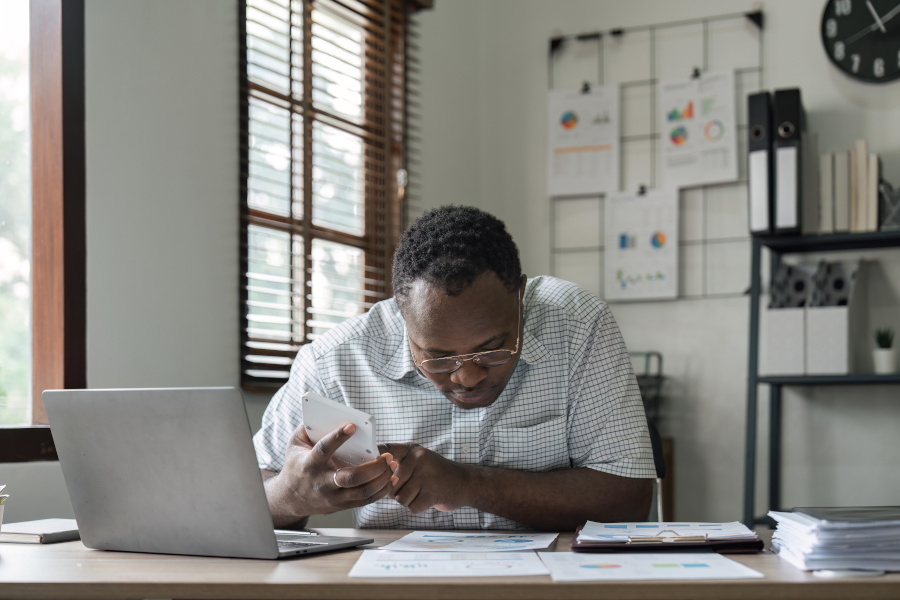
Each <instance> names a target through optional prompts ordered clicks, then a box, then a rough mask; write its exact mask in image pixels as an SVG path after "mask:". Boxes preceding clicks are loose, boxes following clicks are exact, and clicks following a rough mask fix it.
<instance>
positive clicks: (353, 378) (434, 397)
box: [253, 276, 656, 529]
mask: <svg viewBox="0 0 900 600" xmlns="http://www.w3.org/2000/svg"><path fill="white" fill-rule="evenodd" d="M524 321H525V329H524V334H523V337H522V350H521V356H520V359H519V362H518V364H517V365H516V368H515V370H514V371H513V374H512V377H511V378H510V380H509V383H507V385H506V388H505V389H504V390H503V392H501V394H500V396H499V397H498V398H497V400H496V401H494V402H493V403H492V404H491V405H490V406H486V407H484V408H474V409H462V408H459V407H457V406H456V405H455V404H453V403H452V402H450V401H449V400H448V399H447V398H446V397H444V395H443V394H441V393H440V391H438V389H437V388H436V387H435V386H434V385H433V384H432V383H431V382H429V381H428V380H427V379H425V378H424V377H423V376H422V375H420V374H419V373H418V372H417V371H416V368H415V364H414V362H413V359H412V356H411V354H410V350H409V344H408V343H407V338H406V325H405V323H404V321H403V318H402V317H401V315H400V312H399V311H398V309H397V305H396V303H395V302H394V300H393V299H388V300H384V301H382V302H379V303H378V304H376V305H375V306H373V307H372V309H371V310H370V311H369V312H368V313H366V314H364V315H360V316H358V317H355V318H353V319H350V320H348V321H345V322H344V323H342V324H340V325H338V326H337V327H335V328H333V329H332V330H330V331H329V332H328V333H327V334H325V335H323V336H321V337H319V338H318V339H316V340H315V341H314V342H312V343H311V344H307V345H305V346H303V347H302V348H301V349H300V352H299V353H298V354H297V358H296V359H295V360H294V364H293V366H292V368H291V374H290V378H289V380H288V382H287V383H286V384H285V385H284V386H283V387H282V388H281V389H280V390H279V391H278V392H277V393H276V394H275V396H274V397H273V398H272V401H271V402H270V403H269V406H268V408H267V409H266V412H265V415H264V416H263V420H262V428H261V429H260V430H259V432H258V433H257V434H256V436H255V437H254V439H253V442H254V445H255V447H256V455H257V458H258V461H259V466H260V468H262V469H267V470H270V471H275V472H278V471H280V470H281V468H282V467H283V466H284V452H285V448H286V446H287V443H288V440H290V438H291V435H292V433H293V431H294V429H296V427H297V426H298V424H299V423H300V422H301V410H302V409H301V400H300V398H301V396H302V395H303V393H304V392H306V391H314V392H317V393H319V394H321V395H323V396H325V397H327V398H330V399H332V400H335V401H338V402H344V403H346V404H348V405H349V406H352V407H354V408H357V409H359V410H362V411H364V412H366V413H369V414H371V415H373V416H374V417H375V423H376V425H377V432H376V435H377V437H378V439H377V442H378V443H387V442H401V443H402V442H415V443H417V444H420V445H422V446H424V447H425V448H428V449H429V450H432V451H434V452H437V453H438V454H440V455H442V456H444V457H445V458H448V459H450V460H453V461H456V462H458V463H462V464H471V465H484V466H489V467H500V468H505V469H516V470H522V471H534V472H546V471H551V470H555V469H565V468H575V467H587V468H590V469H595V470H598V471H603V472H606V473H612V474H614V475H621V476H624V477H641V478H651V477H655V473H656V472H655V468H654V463H653V454H652V450H651V448H650V438H649V436H648V434H647V422H646V417H645V415H644V408H643V404H642V402H641V395H640V391H639V390H638V386H637V382H636V380H635V377H634V372H633V369H632V366H631V359H630V358H629V355H628V352H627V350H626V348H625V342H624V341H623V339H622V335H621V333H620V332H619V328H618V326H617V325H616V322H615V320H614V319H613V315H612V313H611V312H610V310H609V306H607V304H606V303H605V302H603V301H602V300H599V299H598V298H596V297H595V296H593V295H591V294H590V293H588V292H586V291H584V290H582V289H580V288H579V287H577V286H576V285H574V284H572V283H568V282H565V281H562V280H560V279H556V278H553V277H546V276H544V277H535V278H533V279H530V280H529V281H528V283H527V286H526V290H525V311H524ZM525 492H526V490H523V493H525ZM354 517H355V520H356V525H357V527H384V528H397V529H524V528H525V527H524V525H522V524H520V523H517V522H516V521H512V520H510V519H506V518H503V517H499V516H497V515H493V514H490V513H487V512H483V511H479V510H476V509H475V508H471V507H464V508H461V509H459V510H457V511H455V512H452V513H445V512H440V511H438V510H436V509H433V508H432V509H429V510H427V511H426V512H424V513H422V514H420V515H414V514H412V513H411V512H410V511H409V510H408V509H406V508H405V507H403V506H401V505H400V504H398V503H397V502H396V501H395V500H393V499H390V498H383V499H381V500H379V501H377V502H374V503H372V504H369V505H367V506H364V507H362V508H358V509H354Z"/></svg>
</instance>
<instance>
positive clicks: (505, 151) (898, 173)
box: [422, 0, 900, 519]
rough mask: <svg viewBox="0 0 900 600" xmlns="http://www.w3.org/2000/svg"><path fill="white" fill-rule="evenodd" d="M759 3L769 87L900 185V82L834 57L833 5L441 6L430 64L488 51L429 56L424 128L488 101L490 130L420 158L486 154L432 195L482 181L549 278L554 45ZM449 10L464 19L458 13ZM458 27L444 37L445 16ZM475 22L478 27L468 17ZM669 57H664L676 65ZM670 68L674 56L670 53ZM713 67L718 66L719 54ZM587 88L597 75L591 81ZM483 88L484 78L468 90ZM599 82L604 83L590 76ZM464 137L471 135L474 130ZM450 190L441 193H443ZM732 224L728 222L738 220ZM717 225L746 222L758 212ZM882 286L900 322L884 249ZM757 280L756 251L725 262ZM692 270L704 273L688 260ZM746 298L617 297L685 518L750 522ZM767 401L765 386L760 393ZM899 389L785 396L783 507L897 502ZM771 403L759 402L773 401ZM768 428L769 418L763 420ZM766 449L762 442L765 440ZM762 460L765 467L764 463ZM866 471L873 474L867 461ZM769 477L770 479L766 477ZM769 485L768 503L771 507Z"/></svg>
mask: <svg viewBox="0 0 900 600" xmlns="http://www.w3.org/2000/svg"><path fill="white" fill-rule="evenodd" d="M758 6H761V7H762V9H763V11H764V12H765V18H766V25H765V26H766V29H765V33H764V72H765V74H764V85H765V87H766V88H769V89H775V88H780V87H794V86H799V87H801V88H802V91H803V98H804V104H805V106H806V109H807V112H808V116H809V125H810V128H811V129H812V130H815V131H818V132H819V140H820V148H821V149H823V150H838V149H846V148H849V147H850V145H851V143H852V142H853V141H854V140H855V139H856V138H858V137H865V138H867V139H868V141H869V144H870V148H872V149H873V150H874V151H876V152H879V153H881V155H882V158H883V163H884V173H885V175H886V177H887V178H888V179H891V180H893V181H894V182H895V183H900V144H898V142H897V139H896V131H898V125H900V84H897V83H895V84H891V85H886V86H866V85H861V84H856V83H852V82H850V81H849V80H847V79H846V78H844V77H843V76H841V75H840V74H838V73H837V72H836V71H835V70H834V69H833V68H832V67H831V66H830V65H829V63H828V61H827V59H826V57H825V56H824V54H823V51H822V47H821V43H820V41H819V34H818V28H819V24H820V20H821V11H822V8H823V6H824V3H823V2H822V1H821V0H791V1H790V2H786V1H784V0H780V1H775V0H770V1H767V2H764V3H754V2H750V1H741V0H693V1H690V2H688V1H686V0H680V1H672V0H628V1H618V2H614V1H606V2H597V1H595V0H566V1H562V2H561V1H556V2H549V1H546V0H489V1H478V0H438V1H437V3H436V8H435V10H434V11H432V12H431V13H428V14H426V15H424V16H423V17H422V23H423V41H422V45H423V49H424V52H425V53H426V54H425V57H426V59H427V57H428V56H432V55H434V56H447V55H452V54H453V53H459V52H462V56H461V59H462V60H466V59H467V58H468V57H469V56H470V55H471V52H472V48H473V47H475V48H477V50H476V53H477V54H478V55H479V56H480V59H479V60H477V61H472V62H468V63H466V64H467V67H468V69H467V71H466V72H464V73H462V74H460V75H459V76H458V77H457V78H453V77H451V76H448V73H445V72H442V71H439V70H434V69H431V68H430V67H431V66H432V65H431V64H430V63H429V61H428V60H424V61H423V88H424V90H425V97H424V98H423V106H424V107H425V114H426V117H427V118H426V121H425V131H426V133H427V132H435V133H444V134H446V133H448V132H449V128H450V127H451V125H450V124H448V123H446V122H443V123H442V122H439V121H438V119H440V118H441V117H442V115H440V114H433V113H431V112H430V109H429V107H430V106H431V103H432V101H434V100H435V99H438V98H439V99H440V101H441V102H442V103H444V104H449V105H453V104H455V103H457V102H458V103H466V104H467V105H468V103H470V102H471V98H473V97H474V98H477V99H478V106H477V111H478V113H477V115H475V116H474V117H470V122H477V123H478V124H479V126H478V130H477V131H476V132H474V135H473V137H471V138H467V139H465V140H463V141H459V140H458V139H455V138H453V137H452V136H450V135H444V136H443V137H435V136H427V135H426V140H425V148H424V149H423V154H424V156H425V157H426V158H427V157H429V156H430V153H436V152H437V151H438V149H439V150H440V152H441V153H443V154H449V155H464V154H467V153H470V152H472V151H473V150H474V149H477V151H478V153H479V158H480V164H479V165H478V168H477V169H473V170H471V171H469V172H454V173H450V172H449V171H448V170H445V169H444V168H443V165H441V164H440V163H437V164H435V163H433V162H430V161H429V162H428V165H427V169H426V171H425V175H426V180H425V182H424V186H423V187H424V189H425V190H426V194H429V193H430V194H434V195H435V197H436V198H439V200H440V201H439V202H436V203H443V202H450V201H453V202H466V201H468V200H467V199H466V198H463V197H460V196H459V195H457V194H455V193H454V188H453V187H452V186H451V187H449V188H448V187H447V186H446V185H445V184H444V182H446V180H447V178H448V177H450V176H453V177H455V178H456V179H458V180H460V181H466V182H467V184H466V185H467V186H471V183H470V182H471V180H476V179H477V180H478V184H477V187H478V189H479V191H480V202H479V203H478V204H480V205H481V206H483V207H484V208H486V209H487V210H490V211H492V212H493V213H495V214H496V215H498V216H499V217H501V218H502V219H504V220H505V221H506V223H507V224H508V226H509V228H510V230H511V232H512V234H513V236H514V237H515V238H516V239H517V240H519V242H520V250H521V254H522V259H523V264H524V266H525V269H526V271H527V272H528V273H529V274H538V273H544V272H548V271H549V270H550V267H551V263H550V257H551V254H550V232H549V228H548V223H549V221H550V216H551V213H550V210H551V203H550V201H549V200H548V198H546V197H545V195H544V189H545V185H544V181H545V179H544V169H545V163H544V160H545V158H544V157H545V154H544V143H545V128H544V125H543V123H544V119H545V110H546V104H545V102H546V92H547V89H548V75H547V44H548V40H549V38H551V37H553V36H554V35H560V34H576V33H582V32H590V31H597V30H609V29H611V28H614V27H629V26H637V25H647V24H653V23H662V22H666V21H670V20H680V19H690V18H697V17H704V16H711V15H719V14H725V13H732V12H743V11H749V10H752V9H754V8H756V7H758ZM447 15H452V16H451V17H448V16H447ZM445 19H447V21H450V22H452V23H453V27H449V28H446V29H445V25H446V24H447V21H445ZM466 21H468V22H469V27H468V30H465V29H463V28H461V27H460V25H459V23H460V22H462V23H465V22H466ZM664 58H665V57H664ZM668 58H671V57H668ZM713 59H715V57H713ZM585 78H586V79H589V78H590V77H585ZM473 79H475V80H476V81H477V84H472V80H473ZM594 81H596V78H594ZM467 133H468V132H467ZM437 182H441V184H442V185H440V186H438V185H435V184H436V183H437ZM726 216H727V215H726ZM728 219H729V220H728V221H725V222H720V224H721V225H724V226H733V225H734V224H735V223H737V225H738V227H739V228H740V229H742V231H746V227H745V226H743V225H741V223H742V222H744V223H745V222H746V208H745V206H744V205H743V203H741V204H740V205H739V206H738V208H737V209H736V212H735V213H734V214H733V215H731V216H730V217H728ZM881 257H882V261H883V262H882V266H881V267H880V269H881V272H882V274H883V275H884V276H885V278H887V281H886V282H882V283H880V284H877V285H874V286H873V288H874V289H870V296H871V297H873V298H875V299H874V300H873V306H872V310H871V316H872V317H877V318H879V319H882V320H883V321H887V322H888V323H891V324H893V325H894V326H895V328H896V327H898V326H900V315H898V311H897V310H896V301H897V298H898V293H897V290H898V289H900V274H898V272H897V271H898V259H897V255H896V254H895V253H894V254H891V253H887V254H885V253H881ZM726 266H727V267H728V268H730V269H732V271H734V272H738V273H745V275H743V281H745V282H746V285H744V287H748V286H749V245H748V244H744V249H743V250H742V251H741V252H737V253H736V254H735V256H733V257H731V259H730V262H729V264H728V265H726ZM682 267H683V268H686V269H692V268H693V269H698V268H699V265H696V264H691V263H690V262H689V263H688V264H686V265H685V264H684V263H682ZM748 308H749V303H748V301H747V300H746V299H745V298H742V297H737V298H731V299H700V300H690V301H685V300H682V301H675V302H647V303H624V304H623V303H620V304H616V305H614V306H613V312H614V313H615V315H616V317H617V319H618V321H619V324H620V326H621V328H622V330H623V333H624V336H625V339H626V342H627V344H628V346H629V347H630V348H631V349H633V350H647V349H654V350H659V351H661V352H662V353H663V355H664V356H665V365H664V366H665V373H666V375H667V376H668V377H669V378H670V383H669V384H668V387H667V396H668V398H667V406H666V411H667V415H666V416H667V419H666V422H665V424H664V433H667V434H669V435H672V436H673V437H674V438H675V455H676V459H675V462H676V466H675V474H676V475H675V487H676V498H675V500H676V512H677V515H678V518H680V519H736V518H740V517H741V510H742V493H743V447H744V446H743V444H744V423H745V410H746V408H745V406H746V383H745V382H746V375H747V369H746V364H747V343H748V342H747V329H748ZM761 391H762V392H765V393H767V389H766V388H762V389H761ZM897 393H898V389H897V388H896V387H890V386H884V387H876V388H872V387H866V388H814V389H789V390H787V391H786V392H785V395H784V406H785V410H784V438H785V441H784V448H783V452H784V461H783V464H784V475H783V480H784V488H783V501H784V504H785V505H786V506H792V505H804V504H805V505H809V504H828V503H893V502H895V500H896V498H897V495H898V492H900V477H898V475H900V467H898V466H897V464H896V463H895V462H894V461H893V460H892V458H891V457H895V456H897V455H898V453H900V437H898V436H896V435H895V434H894V433H893V432H894V431H895V430H896V427H897V425H898V424H900V406H897V404H896V401H895V399H896V397H897ZM765 397H767V396H763V395H761V398H765ZM763 418H765V411H763ZM761 441H764V440H761ZM760 460H761V461H764V460H765V455H764V453H763V454H761V455H760ZM860 465H862V466H861V467H860ZM760 479H762V478H761V477H760ZM764 491H765V490H764V489H761V490H760V493H759V501H758V506H760V507H762V502H763V498H764V495H763V493H764Z"/></svg>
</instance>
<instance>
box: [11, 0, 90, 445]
mask: <svg viewBox="0 0 900 600" xmlns="http://www.w3.org/2000/svg"><path fill="white" fill-rule="evenodd" d="M26 6H27V7H28V11H27V16H28V19H27V20H26V21H25V23H24V24H20V25H19V27H23V28H24V30H25V31H28V35H29V51H28V52H29V58H28V61H27V63H26V64H27V65H28V68H29V69H30V77H29V81H30V108H31V115H30V117H31V118H30V120H28V119H26V123H27V127H28V128H29V129H30V141H31V144H30V147H31V158H30V160H28V159H26V160H25V164H24V165H17V166H16V167H15V168H16V172H15V174H12V173H10V172H7V176H14V177H25V178H26V181H27V180H29V179H30V181H31V211H30V214H31V240H30V242H29V247H30V249H31V252H30V253H29V258H30V267H31V274H30V287H31V290H30V306H31V317H30V322H31V328H30V329H31V336H30V344H29V341H28V340H26V341H25V342H24V346H25V347H26V348H30V349H31V355H32V360H31V369H30V370H31V386H30V404H31V419H30V420H29V419H27V417H26V420H25V424H24V425H22V426H19V427H14V426H7V427H4V428H2V429H0V463H5V462H21V461H32V460H56V449H55V447H54V446H53V440H52V438H51V436H50V430H49V428H48V427H46V426H41V425H42V424H43V425H46V423H47V415H46V413H45V412H44V406H43V404H42V402H41V395H40V393H41V391H42V390H45V389H54V388H83V387H85V385H86V382H85V373H86V368H85V324H86V321H85V238H84V234H85V223H84V216H85V215H84V2H83V0H31V1H30V2H26ZM7 16H8V14H7V12H6V5H4V12H3V18H4V24H7V22H6V21H5V19H6V18H7ZM4 86H5V84H4ZM3 127H5V123H3V124H2V125H0V135H4V134H6V133H8V132H7V131H5V129H3ZM4 160H5V159H4ZM28 164H30V165H31V176H30V178H29V176H28ZM0 172H6V171H5V169H2V170H0ZM4 193H5V190H4ZM6 200H7V197H6V196H5V195H4V196H3V197H2V202H0V203H2V204H4V205H5V204H6ZM27 214H28V211H27V209H26V216H27ZM26 218H27V217H26ZM0 260H5V256H0ZM5 333H6V332H5V331H0V341H2V340H5V335H4V334H5ZM20 414H21V413H20ZM32 424H34V425H35V426H32Z"/></svg>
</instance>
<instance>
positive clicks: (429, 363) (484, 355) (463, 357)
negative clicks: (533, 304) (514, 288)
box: [407, 294, 522, 375]
mask: <svg viewBox="0 0 900 600" xmlns="http://www.w3.org/2000/svg"><path fill="white" fill-rule="evenodd" d="M516 301H517V302H518V304H519V311H518V313H519V318H518V321H517V325H516V348H515V350H487V351H485V352H473V353H471V354H460V355H459V356H445V357H442V358H426V359H425V360H423V361H422V362H420V363H416V366H417V367H419V368H420V369H422V370H423V371H427V372H428V373H431V374H432V375H448V374H450V373H454V372H456V371H458V370H459V369H460V367H462V365H463V363H464V362H466V361H467V360H471V361H472V362H473V363H475V364H476V365H478V366H479V367H482V368H485V369H487V368H488V367H499V366H501V365H505V364H506V363H508V362H509V361H510V360H512V357H513V356H515V355H516V354H518V353H519V341H520V333H519V332H520V331H521V327H522V302H521V300H519V295H518V294H516ZM407 339H409V334H408V333H407ZM409 341H410V343H412V340H409ZM413 362H415V359H413Z"/></svg>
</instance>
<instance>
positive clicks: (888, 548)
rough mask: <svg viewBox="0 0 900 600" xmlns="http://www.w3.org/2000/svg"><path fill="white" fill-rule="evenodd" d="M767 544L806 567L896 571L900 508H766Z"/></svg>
mask: <svg viewBox="0 0 900 600" xmlns="http://www.w3.org/2000/svg"><path fill="white" fill-rule="evenodd" d="M769 516H770V517H772V518H773V519H775V521H776V522H777V524H778V525H777V527H776V529H775V533H774V535H773V536H772V547H773V549H774V550H775V552H777V553H778V555H779V556H781V558H783V559H785V560H786V561H788V562H789V563H791V564H792V565H794V566H795V567H797V568H799V569H803V570H805V571H815V570H819V569H829V570H833V569H861V570H880V571H900V507H897V506H875V507H857V508H795V509H794V511H793V512H778V511H770V512H769Z"/></svg>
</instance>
